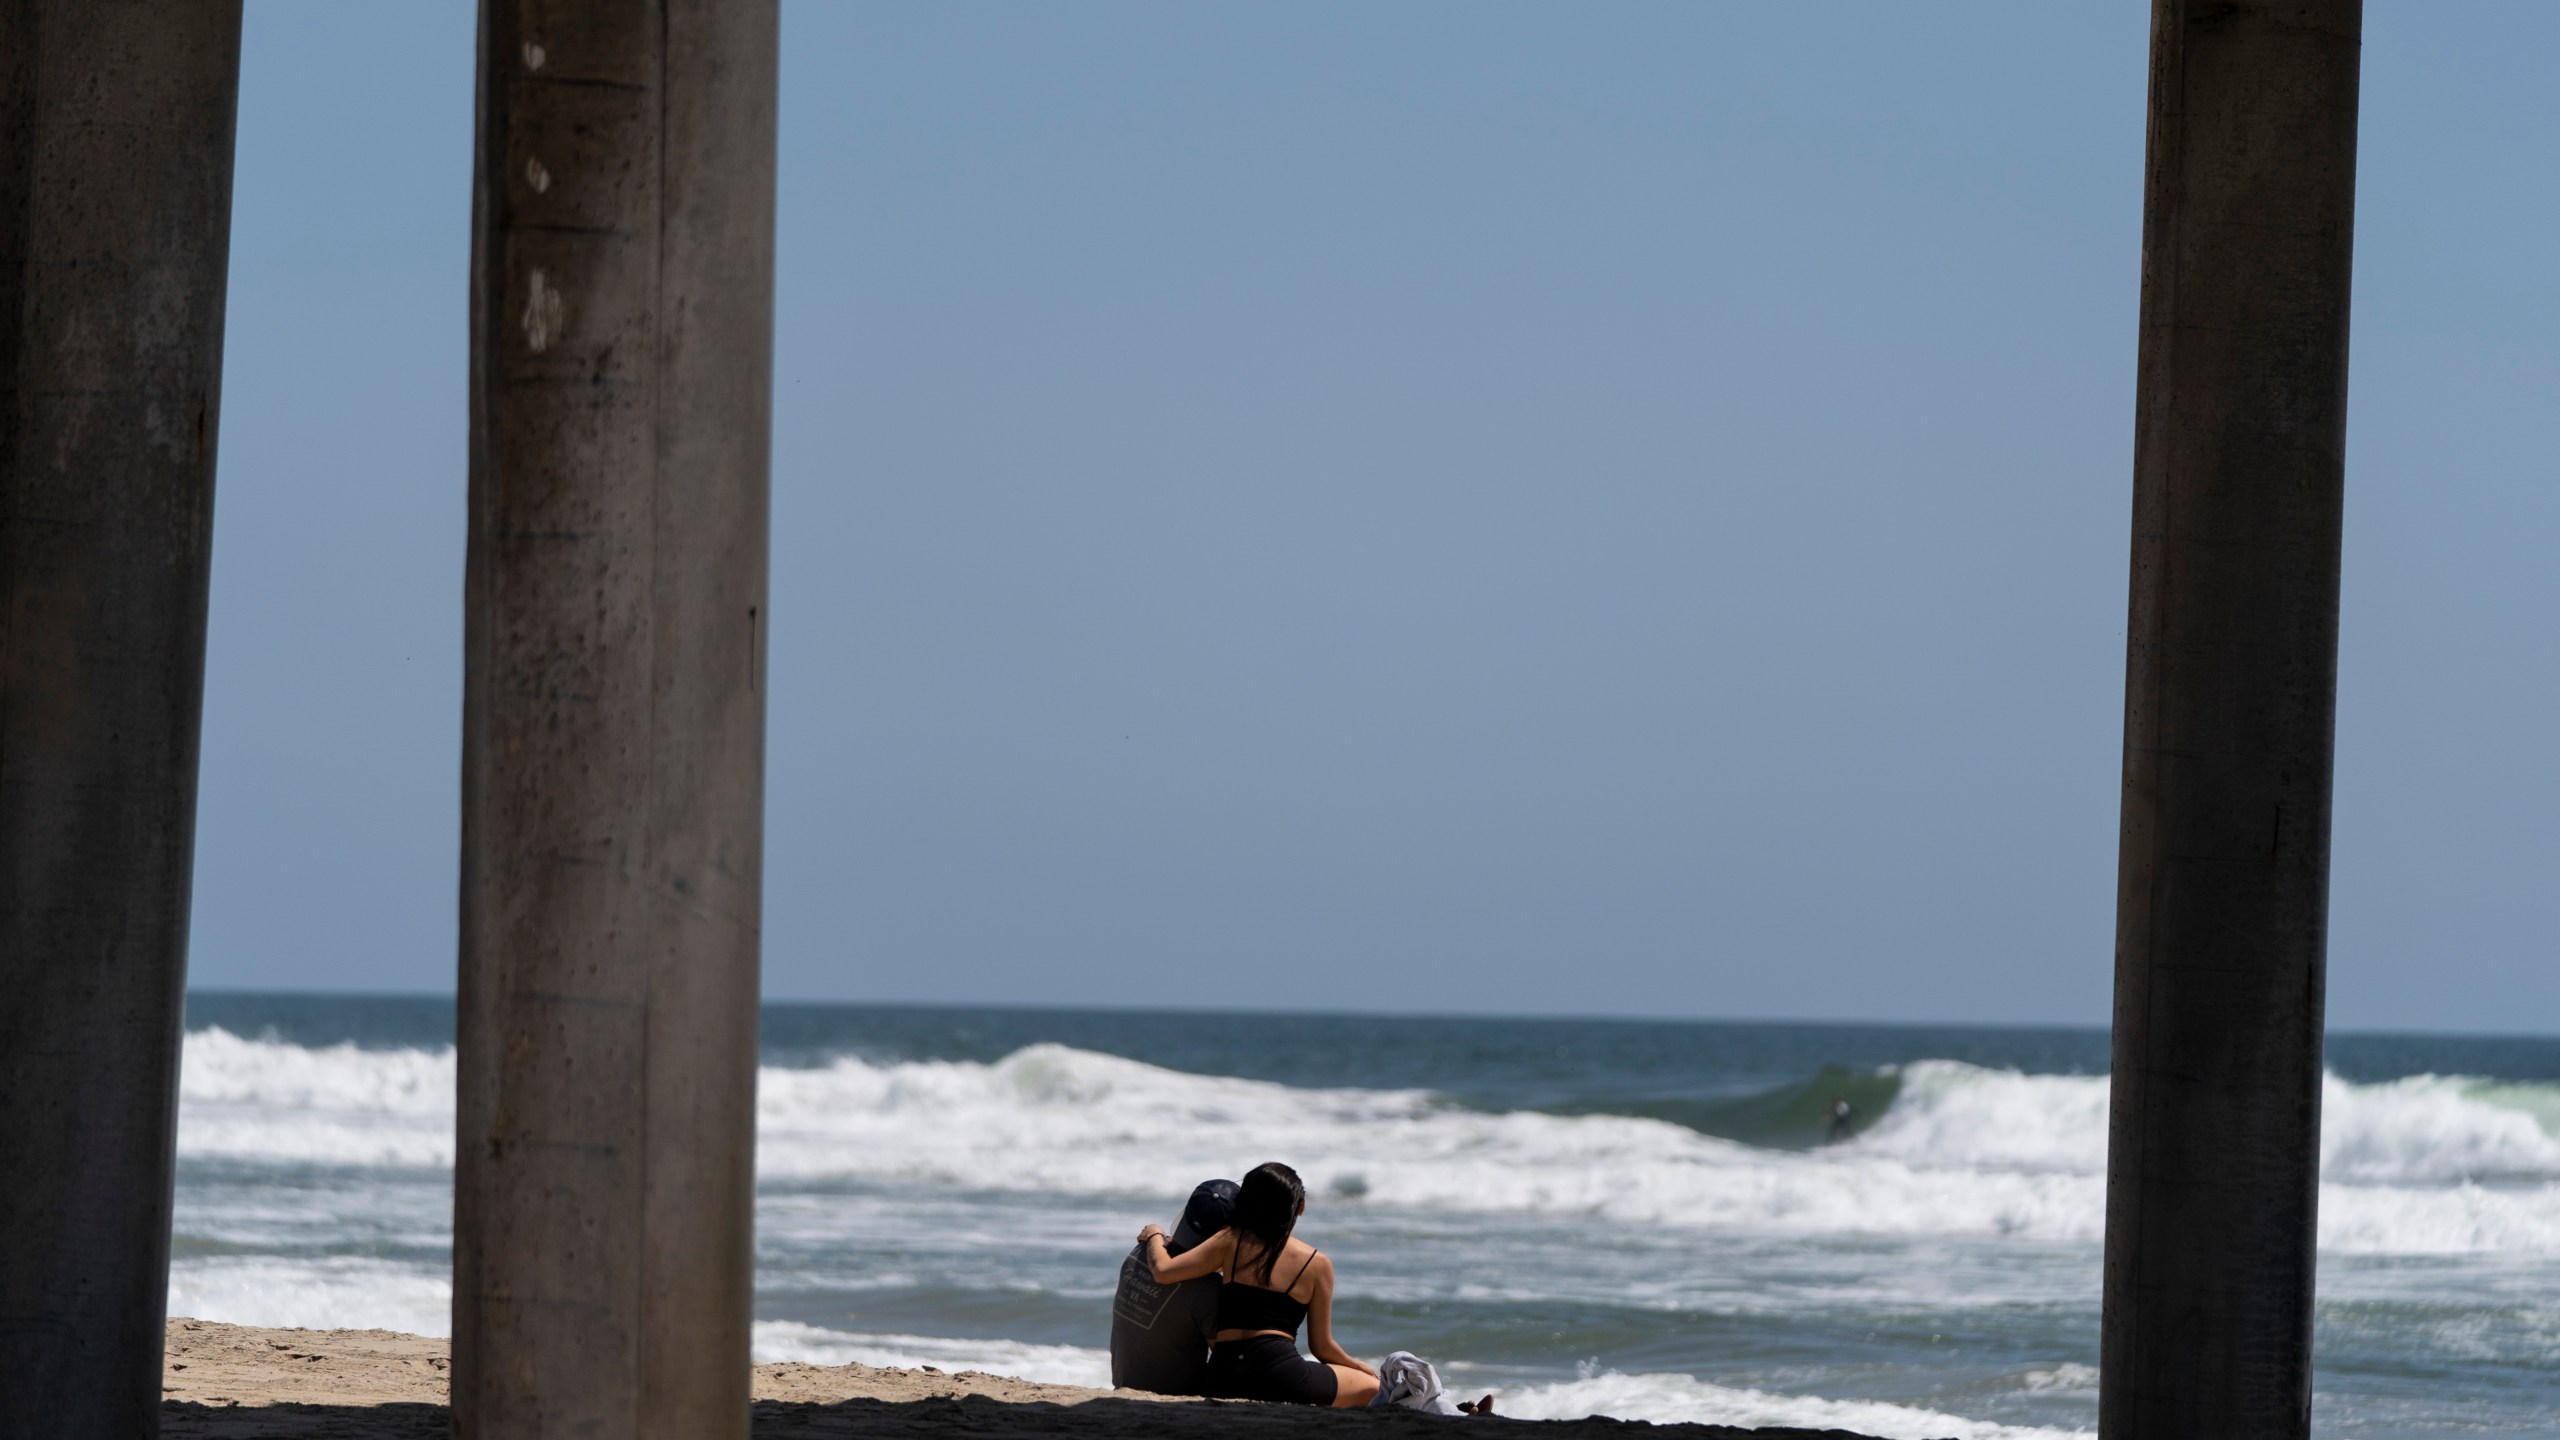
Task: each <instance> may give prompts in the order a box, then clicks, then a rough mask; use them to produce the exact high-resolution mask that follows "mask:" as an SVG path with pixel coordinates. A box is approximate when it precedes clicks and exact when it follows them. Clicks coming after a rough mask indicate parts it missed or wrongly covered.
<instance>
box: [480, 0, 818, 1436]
mask: <svg viewBox="0 0 2560 1440" xmlns="http://www.w3.org/2000/svg"><path fill="white" fill-rule="evenodd" d="M775 25H776V14H775V5H774V3H773V0H659V3H620V0H485V3H484V4H483V5H482V8H481V18H480V100H479V104H480V119H479V156H478V167H477V179H476V181H475V187H474V219H473V244H472V281H471V284H472V304H471V334H472V342H471V521H470V549H469V562H468V578H467V582H466V583H467V587H468V599H467V619H466V622H465V633H464V645H465V661H464V666H465V677H464V724H463V854H462V953H461V1002H462V1004H461V1037H460V1043H461V1094H460V1115H459V1121H458V1124H459V1155H458V1164H457V1166H456V1173H455V1192H454V1302H453V1309H454V1316H453V1320H454V1374H453V1401H454V1420H455V1431H456V1433H457V1434H458V1435H460V1436H463V1437H466V1440H470V1437H512V1436H534V1435H543V1436H552V1435H585V1434H594V1435H612V1436H663V1437H670V1440H673V1437H687V1440H690V1437H699V1436H717V1435H724V1434H725V1435H734V1436H743V1435H745V1433H746V1427H747V1393H748V1392H747V1383H748V1360H747V1326H748V1316H749V1305H750V1301H751V1298H752V1296H751V1281H752V1260H753V1257H752V1252H751V1227H752V1222H753V1208H752V1207H753V1198H754V1195H753V1191H754V1170H753V1159H754V1138H755V1073H756V990H757V937H758V924H759V906H760V900H761V869H762V834H763V823H764V822H763V770H764V665H763V645H764V635H765V628H766V627H765V612H764V605H765V550H766V499H765V497H766V472H767V454H768V443H769V434H770V426H769V410H770V401H771V389H772V385H771V371H772V324H773V321H772V316H773V174H774V77H775V67H776V58H777V52H776V31H775Z"/></svg>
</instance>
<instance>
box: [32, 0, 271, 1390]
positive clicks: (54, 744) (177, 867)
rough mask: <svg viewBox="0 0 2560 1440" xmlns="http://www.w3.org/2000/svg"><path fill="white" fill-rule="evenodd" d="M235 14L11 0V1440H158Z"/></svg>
mask: <svg viewBox="0 0 2560 1440" xmlns="http://www.w3.org/2000/svg"><path fill="white" fill-rule="evenodd" d="M239 84H240V4H239V0H0V997H4V998H0V1166H5V1169H6V1174H5V1177H0V1437H6V1440H19V1437H30V1440H32V1437H37V1436H42V1437H46V1440H89V1437H100V1440H103V1437H110V1436H112V1437H115V1440H131V1437H134V1436H149V1435H156V1434H158V1433H159V1429H160V1352H161V1335H162V1320H163V1312H164V1309H165V1307H166V1305H167V1303H168V1289H169V1211H170V1198H171V1183H172V1180H173V1178H174V1169H175V1154H176V1131H177V1100H178V1096H177V1090H178V1046H179V1034H180V1027H181V1025H182V1023H183V1006H184V995H185V986H186V961H187V906H188V895H189V886H190V882H191V879H192V871H193V867H194V858H195V807H196V756H197V744H198V730H199V725H200V722H201V720H202V717H203V710H204V637H205V602H206V587H207V583H208V580H209V577H210V567H211V563H212V543H213V476H214V436H215V432H216V430H217V429H218V428H219V422H220V418H221V413H222V404H221V390H222V386H221V380H222V321H223V294H224V286H225V282H226V279H227V270H228V266H229V262H230V249H231V161H232V131H233V125H234V121H235V117H236V112H237V106H238V97H239Z"/></svg>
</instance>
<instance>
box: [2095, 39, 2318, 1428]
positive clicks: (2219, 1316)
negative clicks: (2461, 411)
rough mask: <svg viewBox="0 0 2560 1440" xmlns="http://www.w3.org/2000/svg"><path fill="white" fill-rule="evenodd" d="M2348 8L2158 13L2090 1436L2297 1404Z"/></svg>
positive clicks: (2302, 1382)
mask: <svg viewBox="0 0 2560 1440" xmlns="http://www.w3.org/2000/svg"><path fill="white" fill-rule="evenodd" d="M2361 29H2362V11H2361V5H2360V4H2359V3H2358V0H2210V3H2207V0H2158V3H2156V4H2155V6H2154V11H2153V21H2152V41H2151V44H2152V51H2151V92H2150V93H2151V99H2150V134H2149V147H2148V148H2149V156H2148V162H2147V167H2146V174H2145V178H2144V187H2145V188H2144V207H2143V236H2142V307H2141V348H2140V361H2139V381H2138V387H2139V388H2138V391H2137V402H2136V415H2135V441H2134V506H2133V566H2132V596H2131V615H2130V621H2129V626H2128V632H2127V636H2126V642H2127V659H2126V679H2125V740H2124V796H2123V811H2122V817H2121V834H2120V847H2121V848H2120V851H2119V863H2118V881H2117V885H2118V889H2117V909H2116V998H2115V1038H2114V1060H2113V1079H2112V1089H2113V1102H2112V1107H2113V1108H2112V1114H2111V1118H2110V1134H2109V1149H2108V1165H2107V1244H2106V1272H2105V1319H2104V1337H2103V1341H2102V1350H2103V1356H2102V1359H2103V1366H2102V1371H2101V1381H2100V1396H2099V1433H2100V1434H2101V1435H2102V1436H2105V1437H2107V1440H2172V1437H2190V1436H2192V1437H2206V1436H2210V1437H2214V1440H2278V1437H2284V1440H2299V1437H2302V1436H2305V1435H2307V1434H2308V1433H2309V1427H2310V1413H2311V1300H2312V1256H2313V1245H2314V1240H2315V1238H2316V1232H2317V1226H2316V1223H2315V1221H2316V1218H2317V1217H2316V1207H2317V1201H2318V1185H2319V1168H2320V1084H2321V1018H2322V1017H2321V1012H2322V1003H2323V979H2324V973H2325V967H2326V954H2327V927H2328V884H2329V792H2330V768H2331V751H2332V743H2331V742H2332V733H2333V728H2334V716H2335V711H2336V701H2337V642H2338V556H2339V521H2340V511H2341V495H2342V490H2343V470H2344V459H2345V450H2346V429H2347V302H2348V281H2349V270H2350V260H2351V258H2352V253H2353V241H2354V215H2355V168H2356V167H2355V160H2356V91H2357V71H2358V58H2359V50H2360V46H2361Z"/></svg>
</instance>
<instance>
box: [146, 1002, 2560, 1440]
mask: <svg viewBox="0 0 2560 1440" xmlns="http://www.w3.org/2000/svg"><path fill="white" fill-rule="evenodd" d="M453 1024H454V1015H453V1006H452V1003H451V1002H450V1001H446V1000H434V999H398V998H363V999H357V998H344V997H328V996H312V995H244V994H216V993H199V994H196V995H194V996H191V997H190V999H189V1002H188V1020H187V1028H188V1035H187V1052H186V1069H185V1080H184V1099H183V1106H182V1111H181V1120H180V1127H179V1154H180V1161H179V1188H178V1212H177V1232H178V1233H177V1244H176V1260H175V1264H174V1267H173V1272H172V1276H171V1281H170V1309H171V1313H173V1314H187V1315H196V1316H202V1317H206V1318H212V1319H219V1320H230V1321H237V1322H241V1323H248V1324H262V1325H306V1326H323V1327H331V1326H382V1327H387V1328H392V1329H401V1330H410V1331H416V1332H420V1333H426V1334H443V1333H445V1331H446V1329H447V1325H448V1319H447V1310H448V1306H449V1303H450V1298H451V1291H450V1286H449V1280H448V1268H449V1257H450V1234H451V1229H450V1226H451V1210H452V1185H451V1164H452V1157H453V1085H454V1065H453V1052H452V1043H453ZM2106 1065H2107V1044H2106V1036H2105V1035H2104V1033H2103V1032H2100V1031H2095V1030H2040V1029H1988V1028H1962V1027H1930V1026H1848V1025H1815V1024H1722V1023H1703V1022H1698V1023H1693V1022H1677V1021H1661V1022H1655V1021H1595V1020H1500V1019H1451V1020H1428V1019H1391V1018H1377V1017H1354V1016H1337V1015H1234V1014H1179V1013H1164V1012H1145V1013H1133V1012H1102V1011H1027V1010H996V1009H931V1008H913V1007H888V1006H832V1005H829V1006H820V1005H770V1006H767V1007H766V1009H765V1012H764V1070H763V1073H762V1078H761V1082H760V1091H759V1101H758V1105H759V1112H760V1120H759V1125H758V1131H757V1144H758V1172H759V1177H760V1178H759V1187H760V1197H759V1203H758V1231H757V1248H758V1261H759V1274H758V1286H757V1299H756V1314H757V1322H758V1323H757V1326H756V1332H755V1343H756V1348H757V1353H758V1358H760V1359H768V1360H774V1359H801V1360H812V1361H844V1360H861V1361H865V1362H868V1363H873V1364H906V1365H914V1364H934V1365H939V1366H941V1367H942V1368H944V1369H946V1370H949V1369H964V1368H978V1369H987V1370H997V1371H1003V1372H1007V1373H1012V1374H1017V1375H1023V1376H1027V1377H1031V1378H1038V1379H1051V1380H1059V1381H1068V1382H1075V1383H1084V1384H1102V1383H1107V1378H1106V1377H1107V1365H1106V1360H1105V1356H1104V1353H1103V1350H1102V1348H1101V1347H1102V1346H1103V1344H1104V1342H1105V1338H1106V1336H1107V1333H1108V1327H1109V1307H1110V1290H1111V1284H1112V1280H1113V1275H1114V1271H1115V1268H1116V1266H1117V1264H1118V1261H1119V1258H1120V1256H1121V1255H1122V1253H1123V1252H1124V1251H1125V1250H1126V1249H1127V1248H1128V1245H1129V1242H1130V1239H1131V1237H1132V1236H1133V1235H1134V1234H1135V1232H1136V1230H1137V1229H1138V1227H1139V1226H1140V1225H1142V1224H1144V1223H1146V1222H1147V1221H1150V1220H1153V1221H1157V1222H1160V1223H1166V1224H1169V1223H1171V1221H1172V1220H1173V1218H1174V1216H1175V1213H1176V1211H1177V1210H1178V1208H1179V1206H1180V1202H1181V1197H1182V1196H1184V1195H1185V1194H1186V1193H1188V1191H1189V1190H1190V1188H1191V1187H1192V1185H1193V1184H1195V1183H1196V1182H1198V1181H1199V1180H1202V1179H1205V1178H1208V1177H1210V1176H1216V1175H1224V1176H1229V1177H1233V1176H1237V1175H1240V1174H1241V1173H1242V1172H1243V1171H1245V1170H1246V1169H1249V1168H1251V1167H1252V1166H1253V1165H1255V1164H1257V1163H1260V1162H1261V1161H1264V1160H1283V1161H1287V1162H1288V1163H1290V1164H1291V1165H1293V1166H1295V1167H1296V1168H1297V1169H1298V1171H1299V1173H1300V1174H1301V1175H1303V1176H1304V1177H1305V1178H1306V1180H1307V1182H1308V1185H1309V1188H1310V1192H1311V1198H1310V1201H1309V1204H1308V1209H1307V1215H1306V1218H1305V1220H1304V1221H1303V1222H1301V1223H1302V1229H1301V1231H1300V1233H1301V1234H1304V1235H1306V1236H1308V1237H1309V1238H1310V1239H1312V1240H1313V1241H1315V1243H1316V1244H1318V1245H1319V1246H1321V1247H1322V1248H1323V1249H1324V1250H1325V1251H1326V1252H1327V1253H1328V1254H1330V1255H1332V1256H1333V1257H1334V1259H1335V1263H1336V1265H1337V1267H1338V1271H1339V1274H1340V1277H1341V1287H1342V1298H1341V1300H1340V1302H1339V1305H1338V1309H1337V1315H1336V1329H1337V1331H1338V1333H1339V1334H1340V1336H1341V1338H1342V1340H1343V1342H1344V1344H1345V1345H1346V1346H1348V1347H1349V1348H1350V1349H1351V1350H1352V1351H1353V1352H1354V1353H1365V1354H1368V1355H1371V1356H1373V1357H1374V1356H1375V1355H1378V1354H1381V1353H1383V1352H1385V1351H1386V1350H1389V1349H1407V1350H1413V1351H1416V1352H1418V1353H1420V1354H1422V1355H1424V1356H1426V1357H1427V1358H1430V1359H1432V1360H1434V1361H1436V1362H1438V1363H1439V1365H1440V1368H1441V1370H1442V1373H1443V1374H1444V1375H1445V1376H1448V1377H1449V1378H1450V1379H1451V1380H1452V1382H1453V1384H1455V1385H1456V1386H1457V1387H1458V1388H1462V1389H1465V1390H1468V1391H1471V1392H1472V1391H1482V1390H1494V1391H1498V1392H1500V1395H1501V1400H1500V1404H1501V1408H1502V1409H1503V1410H1504V1411H1505V1412H1507V1413H1510V1414H1515V1415H1523V1416H1558V1417H1561V1416H1572V1415H1585V1414H1594V1413H1599V1414H1610V1415H1618V1416H1623V1417H1627V1418H1631V1419H1651V1420H1658V1421H1660V1420H1711V1421H1720V1422H1727V1423H1739V1424H1753V1423H1758V1424H1796V1425H1836V1426H1841V1427H1844V1428H1849V1429H1855V1430H1862V1431H1866V1432H1869V1433H1872V1434H1876V1435H1885V1436H1900V1437H1914V1440H1917V1437H1922V1436H1963V1437H1986V1440H1987V1437H2017V1436H2029V1435H2034V1436H2046V1435H2056V1434H2070V1433H2075V1432H2084V1431H2087V1430H2088V1429H2089V1428H2090V1427H2091V1426H2092V1425H2093V1424H2094V1422H2095V1413H2096V1399H2097V1389H2096V1387H2097V1368H2096V1367H2097V1360H2098V1278H2099V1256H2100V1232H2101V1228H2102V1219H2103V1208H2104V1206H2103V1194H2104V1172H2105V1162H2106V1106H2107V1094H2106V1079H2105V1075H2106ZM2329 1067H2330V1078H2329V1081H2328V1091H2327V1095H2326V1098H2325V1115H2326V1120H2325V1129H2324V1135H2323V1152H2324V1172H2323V1173H2324V1181H2323V1184H2322V1187H2321V1196H2320V1208H2321V1216H2320V1244H2321V1263H2320V1291H2321V1295H2320V1303H2319V1371H2318V1375H2317V1379H2316V1382H2315V1390H2316V1419H2315V1430H2316V1433H2318V1434H2320V1435H2323V1436H2339V1437H2347V1436H2355V1437H2384V1436H2421V1435H2439V1434H2444V1433H2448V1432H2461V1433H2490V1434H2553V1433H2560V1419H2555V1416H2560V1040H2554V1039H2497V1038H2482V1037H2452V1036H2409V1035H2333V1036H2331V1037H2330V1041H2329ZM1835 1097H1844V1098H1846V1099H1847V1100H1848V1101H1849V1102H1850V1105H1851V1108H1852V1114H1853V1133H1852V1134H1850V1135H1849V1136H1847V1137H1846V1138H1844V1139H1842V1140H1841V1141H1839V1142H1838V1143H1825V1142H1826V1139H1827V1138H1828V1135H1827V1132H1828V1129H1829V1125H1828V1116H1827V1111H1828V1109H1829V1106H1830V1104H1831V1102H1832V1101H1833V1100H1834V1098H1835Z"/></svg>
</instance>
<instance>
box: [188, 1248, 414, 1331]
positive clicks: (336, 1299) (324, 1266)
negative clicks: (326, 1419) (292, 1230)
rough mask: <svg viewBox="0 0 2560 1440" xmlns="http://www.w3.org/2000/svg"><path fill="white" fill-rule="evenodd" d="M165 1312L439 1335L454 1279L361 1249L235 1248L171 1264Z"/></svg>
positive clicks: (246, 1322) (248, 1322)
mask: <svg viewBox="0 0 2560 1440" xmlns="http://www.w3.org/2000/svg"><path fill="white" fill-rule="evenodd" d="M169 1313H170V1314H172V1315H188V1316H193V1317H194V1318H196V1319H199V1320H219V1321H221V1322H223V1323H224V1324H227V1325H288V1326H298V1327H301V1328H303V1329H306V1330H374V1329H378V1330H399V1331H404V1332H406V1333H408V1334H411V1335H442V1334H445V1333H446V1332H447V1331H448V1330H449V1329H450V1328H451V1326H452V1321H453V1283H452V1281H451V1280H450V1279H448V1278H447V1277H446V1274H445V1271H444V1269H443V1267H442V1266H434V1267H430V1266H425V1265H418V1264H407V1263H402V1262H399V1261H391V1260H376V1259H372V1258H368V1257H360V1256H328V1257H323V1258H288V1257H284V1256H273V1255H238V1256H228V1255H226V1256H217V1257H209V1258H198V1259H185V1260H179V1261H175V1262H173V1263H172V1264H171V1265H170V1266H169Z"/></svg>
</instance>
